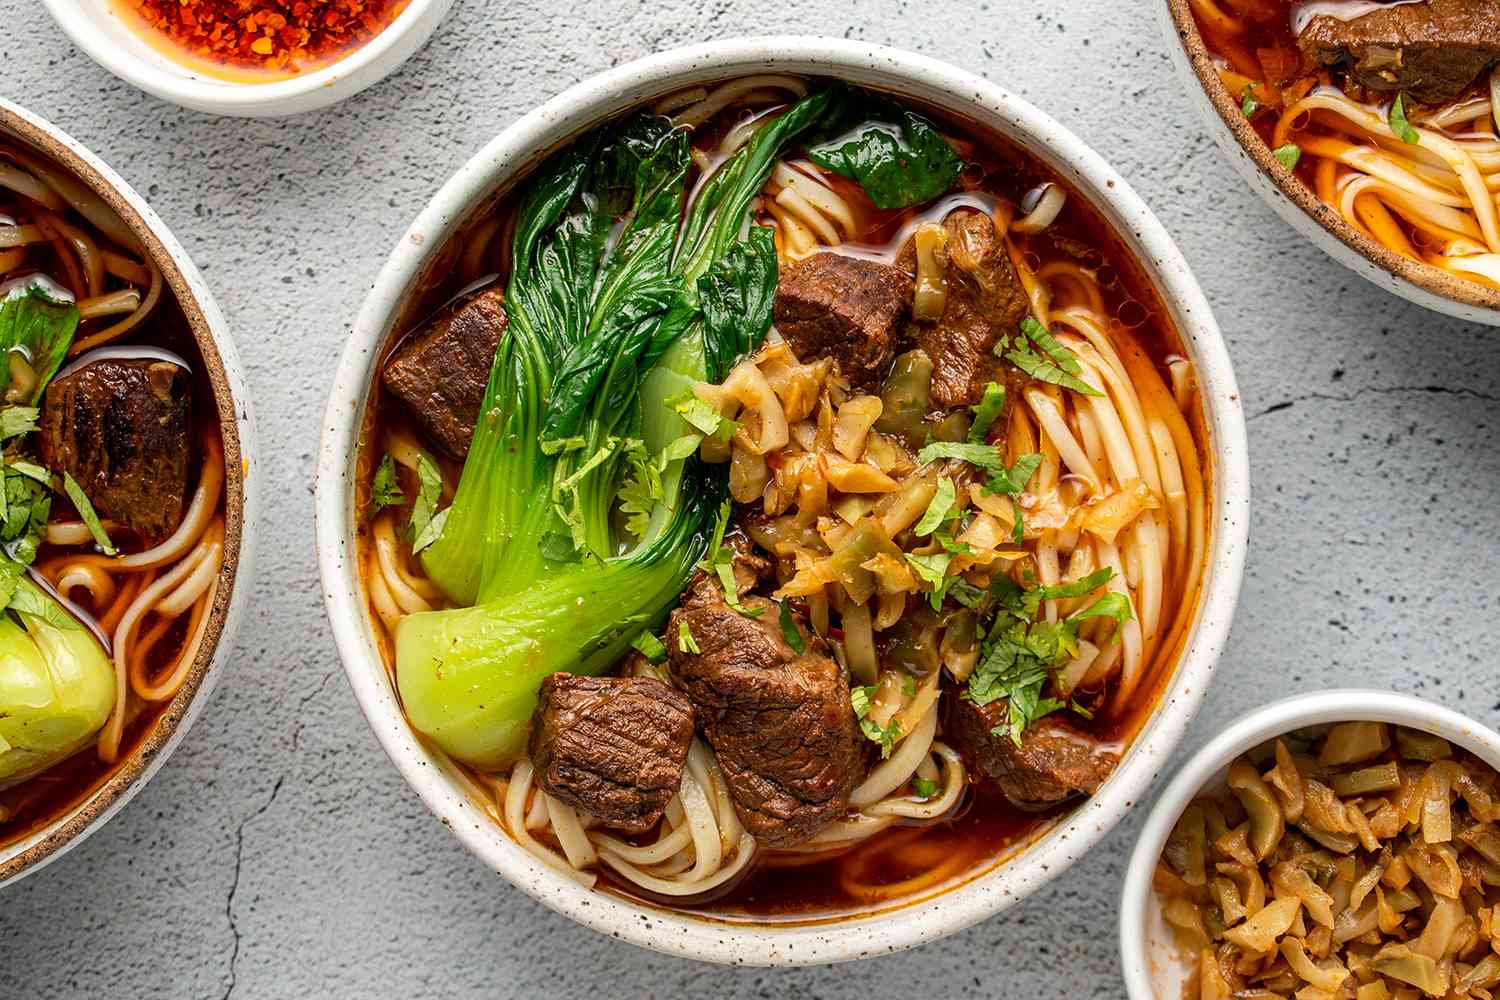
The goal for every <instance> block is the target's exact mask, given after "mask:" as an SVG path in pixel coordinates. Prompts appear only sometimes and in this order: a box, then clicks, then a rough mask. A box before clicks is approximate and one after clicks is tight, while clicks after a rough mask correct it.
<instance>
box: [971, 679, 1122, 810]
mask: <svg viewBox="0 0 1500 1000" xmlns="http://www.w3.org/2000/svg"><path fill="white" fill-rule="evenodd" d="M943 701H944V703H945V732H946V733H947V735H948V737H949V738H950V739H952V740H953V741H954V742H955V743H957V744H958V748H959V750H960V751H961V752H962V753H963V755H964V757H965V758H966V759H968V761H969V762H970V764H971V765H972V766H973V767H974V768H976V769H977V770H978V771H979V772H980V773H981V774H983V775H984V776H985V777H987V778H991V779H993V780H994V781H995V783H996V784H998V785H999V786H1000V790H1001V791H1002V792H1004V793H1005V797H1006V798H1008V799H1010V801H1011V802H1012V803H1013V804H1015V805H1016V806H1019V807H1020V808H1022V809H1045V808H1047V807H1048V806H1052V805H1056V804H1057V803H1059V802H1064V801H1066V800H1068V799H1070V798H1072V797H1073V796H1075V795H1080V794H1086V795H1092V794H1094V793H1095V792H1096V791H1098V790H1099V786H1100V785H1102V784H1103V783H1104V779H1105V778H1107V777H1109V775H1110V772H1111V771H1113V770H1114V769H1115V765H1116V764H1118V763H1119V762H1120V755H1119V754H1118V753H1116V752H1115V751H1114V750H1111V749H1109V748H1108V747H1106V746H1105V745H1103V744H1101V743H1100V742H1099V741H1098V740H1096V739H1094V738H1093V737H1092V736H1090V735H1088V734H1087V733H1085V732H1083V731H1082V730H1079V729H1077V728H1075V727H1074V726H1072V725H1070V724H1069V723H1068V722H1067V721H1065V720H1064V719H1062V718H1060V717H1058V716H1055V715H1052V716H1046V717H1044V718H1042V719H1039V720H1038V721H1036V722H1035V723H1033V724H1032V725H1031V727H1030V728H1028V729H1027V730H1026V732H1025V733H1024V734H1023V736H1022V739H1021V746H1019V747H1017V746H1016V744H1015V742H1014V741H1013V740H1012V739H1011V738H1010V733H1009V731H1008V730H1007V731H1004V732H1001V733H998V734H997V733H992V732H991V730H993V729H994V728H995V727H996V726H999V725H1001V724H1003V723H1005V722H1006V721H1007V720H1008V719H1009V717H1010V709H1009V705H1008V703H1007V702H1006V701H1004V700H1003V699H1002V700H1000V701H992V702H990V703H989V704H988V705H976V704H974V703H973V702H972V701H969V700H968V699H966V698H960V697H959V696H958V692H957V690H955V689H951V688H950V689H949V690H947V691H945V692H944V693H943Z"/></svg>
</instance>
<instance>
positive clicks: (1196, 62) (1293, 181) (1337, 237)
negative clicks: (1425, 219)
mask: <svg viewBox="0 0 1500 1000" xmlns="http://www.w3.org/2000/svg"><path fill="white" fill-rule="evenodd" d="M1151 2H1152V3H1154V4H1155V5H1156V7H1157V15H1158V22H1159V23H1160V26H1161V29H1162V33H1163V35H1164V37H1165V40H1166V46H1167V51H1168V52H1170V53H1171V54H1172V61H1173V62H1174V63H1175V64H1176V66H1177V71H1178V72H1177V75H1178V79H1179V80H1180V82H1181V85H1182V88H1183V90H1184V91H1186V93H1187V95H1188V100H1190V101H1191V102H1192V103H1193V104H1194V106H1196V107H1197V108H1198V112H1199V114H1201V115H1202V116H1203V121H1204V124H1205V125H1207V127H1208V131H1209V133H1210V134H1211V135H1212V136H1213V137H1214V141H1215V142H1216V143H1218V145H1219V148H1220V149H1221V150H1223V152H1224V155H1225V156H1226V157H1228V159H1229V162H1230V164H1231V165H1232V166H1233V167H1234V169H1235V172H1237V173H1238V174H1239V175H1240V176H1241V177H1243V178H1244V179H1245V180H1246V181H1247V182H1248V183H1249V185H1250V187H1251V188H1252V189H1254V191H1255V193H1256V194H1258V195H1260V197H1261V200H1263V201H1264V202H1265V203H1266V204H1267V205H1270V206H1271V208H1272V210H1273V211H1275V212H1276V214H1277V215H1279V216H1281V217H1282V219H1284V220H1286V222H1287V223H1288V224H1289V225H1290V226H1291V227H1292V228H1293V229H1295V230H1297V232H1299V233H1301V234H1302V235H1303V236H1304V237H1306V238H1307V239H1308V240H1309V241H1311V242H1312V244H1313V245H1314V246H1316V247H1317V248H1318V249H1320V250H1322V251H1323V252H1324V253H1326V254H1328V256H1330V257H1332V258H1333V259H1334V260H1336V261H1338V262H1339V263H1340V264H1343V265H1344V266H1345V267H1347V268H1348V269H1349V270H1351V271H1353V272H1354V273H1355V274H1357V275H1359V276H1360V277H1362V278H1364V279H1365V280H1367V281H1369V282H1371V283H1372V284H1375V285H1378V286H1380V287H1381V288H1383V289H1385V290H1386V291H1388V292H1395V293H1396V294H1397V295H1399V296H1401V297H1402V298H1403V299H1406V300H1407V301H1409V302H1415V303H1416V304H1417V305H1419V306H1423V307H1425V308H1427V309H1431V310H1433V311H1434V312H1440V313H1444V314H1446V315H1449V316H1456V317H1458V318H1459V319H1465V320H1469V321H1471V322H1474V323H1485V324H1488V325H1490V326H1500V292H1495V291H1492V290H1490V289H1487V288H1484V287H1482V286H1480V285H1479V284H1477V283H1475V282H1472V281H1466V280H1464V279H1463V278H1460V277H1459V276H1457V275H1454V274H1449V273H1448V272H1446V271H1443V270H1440V269H1438V268H1436V267H1433V266H1431V265H1430V264H1426V263H1417V262H1415V261H1412V260H1408V259H1407V258H1405V257H1402V256H1401V255H1399V254H1397V253H1394V252H1392V251H1390V250H1387V249H1386V248H1385V247H1384V246H1382V245H1381V244H1379V243H1377V242H1375V241H1374V240H1373V239H1371V238H1370V237H1368V236H1366V235H1365V234H1364V233H1362V232H1360V231H1359V230H1357V229H1355V228H1354V227H1353V226H1351V225H1349V223H1348V222H1346V221H1345V220H1344V218H1343V216H1342V215H1340V214H1339V212H1338V210H1337V209H1335V208H1333V207H1331V206H1329V205H1325V204H1323V202H1322V201H1320V200H1319V198H1318V196H1317V195H1316V194H1315V193H1313V191H1312V190H1311V189H1309V188H1308V187H1307V185H1306V184H1303V183H1302V181H1301V180H1299V179H1298V178H1297V177H1296V176H1295V175H1294V174H1293V173H1292V172H1291V171H1289V170H1287V169H1286V167H1284V166H1282V165H1281V164H1280V163H1279V162H1277V160H1276V157H1275V156H1274V155H1273V154H1272V152H1271V149H1270V147H1268V146H1267V145H1266V144H1265V142H1264V141H1263V140H1262V139H1261V137H1260V135H1259V134H1257V133H1256V131H1255V129H1254V128H1253V127H1252V126H1251V125H1250V122H1249V120H1248V119H1247V118H1246V117H1245V116H1244V114H1243V113H1242V112H1241V111H1240V97H1239V95H1237V94H1230V93H1229V92H1228V90H1227V89H1225V87H1224V85H1223V83H1221V82H1220V81H1219V74H1218V68H1217V66H1218V63H1217V57H1216V56H1214V55H1213V54H1212V53H1211V52H1209V51H1208V49H1207V48H1206V47H1205V45H1204V43H1203V38H1202V36H1201V35H1200V34H1199V33H1198V27H1197V24H1196V23H1195V22H1194V21H1193V15H1192V12H1191V11H1190V10H1189V8H1188V2H1187V0H1151Z"/></svg>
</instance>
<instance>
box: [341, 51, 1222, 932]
mask: <svg viewBox="0 0 1500 1000" xmlns="http://www.w3.org/2000/svg"><path fill="white" fill-rule="evenodd" d="M437 260H438V263H437V264H435V265H434V267H433V269H432V270H431V272H430V279H429V282H428V286H427V288H426V290H425V292H424V293H423V294H422V295H420V296H419V297H418V298H417V299H416V300H415V301H414V302H413V303H412V304H411V306H410V307H409V308H408V310H407V316H406V318H405V319H404V320H402V321H401V323H400V325H399V327H398V329H399V330H400V333H399V335H398V336H396V337H394V338H393V339H392V341H391V343H390V344H389V345H388V346H387V349H386V353H385V357H384V358H383V361H382V364H381V368H380V370H381V376H380V379H379V383H378V384H377V385H376V386H375V387H373V400H374V402H373V405H372V406H371V407H370V408H369V409H368V411H367V417H366V419H367V424H366V426H365V428H364V430H363V433H362V436H361V437H362V441H363V442H364V446H363V449H362V451H361V454H360V464H359V488H358V490H357V503H358V510H359V512H360V515H359V516H360V534H361V541H362V555H361V560H362V569H363V572H362V576H363V579H364V583H365V587H366V592H367V596H368V600H369V606H370V609H371V612H372V619H373V620H374V621H375V622H376V623H377V628H378V630H379V635H378V639H379V643H380V646H381V649H382V652H383V654H384V657H385V662H386V665H387V667H388V669H389V670H390V671H391V674H392V677H393V680H394V683H395V686H396V689H397V691H398V692H399V694H400V697H401V701H402V706H403V709H404V711H405V713H406V715H407V717H408V719H409V721H410V723H411V725H412V726H413V728H414V729H415V730H417V731H418V732H419V733H421V734H422V735H423V737H424V740H425V741H426V742H427V744H428V745H429V746H431V747H434V748H436V749H438V750H440V751H441V752H442V754H443V755H444V756H445V757H446V759H447V761H448V762H449V763H451V764H452V767H453V770H452V773H453V774H454V775H455V776H456V777H457V778H458V780H459V781H460V782H461V783H462V784H463V785H464V786H465V787H466V788H467V789H468V791H469V793H470V794H471V795H472V797H473V798H474V800H475V801H476V802H477V803H478V804H479V805H481V806H482V807H483V808H484V809H485V810H486V811H487V812H488V813H489V814H490V815H491V816H492V817H493V818H494V820H495V822H496V823H497V825H498V826H499V828H500V829H502V830H504V831H505V832H506V833H507V834H508V835H509V836H511V837H512V838H513V839H514V840H515V841H516V842H517V843H518V844H519V845H520V846H521V847H522V848H523V849H525V850H526V851H528V852H529V853H531V854H532V855H534V856H535V857H537V858H538V859H540V860H541V861H542V862H544V863H546V864H549V865H551V866H554V867H556V868H558V869H560V870H562V871H565V872H567V873H568V874H569V875H570V876H571V877H573V878H576V879H578V880H580V881H583V882H585V883H586V884H589V885H594V884H599V885H601V886H602V887H605V888H608V889H610V890H612V891H617V892H621V893H624V894H627V895H630V896H633V897H636V898H641V899H646V900H651V901H653V902H656V903H658V904H667V905H672V906H681V907H693V908H696V909H702V910H707V911H710V912H713V913H715V914H718V915H723V916H725V917H726V918H729V919H749V920H766V919H774V918H787V919H795V920H819V919H825V918H832V917H834V916H837V915H839V914H842V913H849V912H854V911H857V910H868V909H871V908H878V907H884V906H888V905H899V904H902V903H905V902H909V901H911V900H914V899H920V898H924V897H927V896H930V895H931V894H933V893H934V892H937V891H939V890H941V889H942V888H944V887H946V886H949V885H952V884H955V883H957V882H962V881H965V880H967V879H970V878H972V877H974V876H975V875H977V874H979V873H981V872H982V871H985V870H987V869H989V868H990V867H993V866H994V865H995V864H997V863H1001V862H1002V861H1003V860H1004V859H1005V858H1006V857H1009V856H1010V855H1011V854H1013V853H1014V852H1015V851H1017V850H1020V849H1022V848H1024V846H1025V845H1026V844H1028V843H1030V842H1031V840H1033V839H1034V838H1035V837H1037V836H1039V835H1040V834H1041V833H1042V832H1044V831H1045V830H1046V829H1048V828H1049V827H1050V825H1051V824H1053V823H1054V822H1056V821H1057V819H1058V818H1059V817H1062V816H1064V815H1066V814H1067V813H1068V812H1069V811H1070V810H1071V809H1072V808H1073V807H1074V806H1075V805H1076V804H1077V803H1078V801H1079V800H1080V799H1081V798H1082V797H1085V796H1087V795H1090V794H1092V793H1093V792H1094V791H1096V790H1097V789H1098V788H1099V786H1100V785H1101V783H1102V782H1104V781H1105V780H1106V779H1107V778H1108V776H1109V774H1110V773H1111V771H1112V770H1113V768H1114V766H1115V764H1116V763H1117V762H1118V760H1119V756H1120V754H1121V753H1122V752H1123V751H1124V750H1125V748H1126V747H1127V746H1128V744H1129V743H1130V741H1131V740H1132V739H1133V738H1134V735H1135V733H1136V731H1137V729H1138V728H1139V726H1140V725H1141V724H1142V723H1143V722H1144V721H1145V718H1146V717H1147V715H1148V714H1149V712H1150V710H1151V708H1152V706H1153V705H1154V703H1155V700H1156V696H1157V693H1158V691H1159V690H1160V688H1161V685H1162V684H1163V683H1164V682H1165V680H1166V678H1167V677H1168V675H1169V674H1170V672H1171V668H1172V665H1173V664H1174V662H1175V660H1176V658H1177V656H1178V654H1179V652H1180V650H1181V648H1182V646H1183V644H1184V643H1185V641H1186V636H1187V632H1188V628H1189V625H1190V623H1191V622H1192V620H1193V616H1194V612H1195V609H1196V607H1197V602H1198V597H1199V582H1200V580H1201V578H1202V574H1203V572H1204V568H1205V567H1204V562H1205V559H1206V552H1207V551H1208V547H1209V544H1210V540H1211V530H1212V529H1211V526H1210V524H1209V523H1208V518H1207V513H1206V512H1207V509H1208V504H1209V502H1210V499H1211V498H1210V497H1209V496H1208V492H1207V491H1208V484H1209V483H1210V482H1211V475H1210V471H1211V470H1209V469H1207V468H1206V467H1205V466H1206V462H1207V459H1206V456H1205V448H1204V429H1203V426H1204V425H1203V415H1202V407H1201V400H1200V398H1199V393H1198V387H1197V383H1196V378H1195V375H1194V372H1193V369H1192V366H1191V364H1190V363H1189V362H1188V361H1187V360H1186V359H1185V358H1183V357H1182V355H1181V349H1180V345H1179V343H1178V339H1177V334H1176V332H1175V330H1174V329H1173V328H1172V325H1171V323H1170V321H1169V320H1168V319H1167V318H1166V312H1165V310H1164V309H1163V308H1162V306H1161V305H1160V303H1159V301H1158V299H1157V296H1156V294H1155V292H1154V290H1153V289H1152V288H1151V287H1150V284H1149V283H1148V282H1147V281H1146V280H1145V279H1144V277H1143V276H1142V272H1141V271H1140V269H1139V268H1138V266H1137V265H1136V263H1135V262H1134V261H1133V260H1132V259H1131V258H1130V256H1129V254H1128V253H1127V252H1126V251H1125V250H1124V248H1123V247H1122V245H1121V243H1120V241H1119V240H1118V238H1117V237H1116V235H1115V234H1114V233H1113V232H1112V231H1111V230H1110V228H1109V226H1108V225H1107V224H1106V223H1104V221H1103V220H1102V219H1101V218H1100V216H1099V215H1098V214H1097V213H1096V212H1095V211H1094V210H1093V209H1092V208H1091V207H1090V206H1089V205H1087V204H1085V203H1084V202H1083V200H1082V198H1081V197H1079V196H1078V195H1077V193H1076V192H1074V191H1073V190H1071V189H1070V188H1069V187H1068V185H1067V184H1065V183H1064V182H1063V181H1062V180H1061V179H1060V178H1059V177H1057V176H1056V175H1055V174H1054V173H1053V172H1052V171H1050V170H1049V169H1047V167H1046V166H1045V165H1043V164H1042V163H1041V162H1039V161H1038V160H1036V159H1035V158H1033V157H1030V156H1028V155H1027V154H1025V153H1024V152H1022V151H1021V150H1020V149H1019V148H1018V147H1017V146H1015V145H1014V144H1012V143H1010V142H1008V141H1006V140H1004V139H1002V138H1000V137H998V136H995V135H992V134H990V133H988V132H983V131H980V130H979V129H977V128H976V127H975V126H973V125H972V124H969V123H966V122H963V121H959V120H953V119H951V118H949V117H947V116H943V115H938V114H934V113H932V112H930V111H929V110H927V109H922V108H918V107H915V106H913V105H910V104H908V103H896V102H895V101H893V100H891V99H888V98H886V97H884V96H881V95H879V94H875V93H871V92H868V91H863V90H857V89H855V88H851V87H846V86H843V85H840V84H836V83H831V82H829V81H824V80H817V79H807V78H803V77H797V76H788V75H779V74H766V75H761V76H752V77H746V78H740V79H735V80H730V81H727V82H721V83H719V84H716V85H709V86H702V87H696V88H693V89H691V90H688V91H684V92H681V93H677V94H673V95H671V96H669V97H667V98H664V99H663V100H661V101H659V102H657V103H656V104H654V105H652V106H650V107H648V108H643V109H640V110H639V111H638V112H637V113H635V114H633V115H630V116H626V117H624V118H621V119H619V120H616V121H614V122H612V123H609V124H606V125H604V126H601V127H599V128H598V129H596V130H594V131H592V132H590V133H588V134H586V135H585V136H583V137H582V138H579V139H577V140H576V141H575V142H574V143H573V144H572V145H569V146H567V147H566V148H564V149H561V150H559V151H557V152H555V153H554V154H553V155H552V156H551V157H550V158H549V159H548V160H547V161H546V162H545V163H543V164H542V165H541V166H539V167H538V168H537V169H536V170H535V171H534V172H533V173H532V174H531V175H529V176H528V177H526V178H525V179H523V180H522V181H521V182H520V184H519V185H518V186H517V188H516V189H514V190H512V191H509V192H507V193H504V194H503V195H500V196H497V199H496V201H495V203H494V204H493V206H492V207H491V208H490V209H488V210H487V211H485V212H484V213H483V214H481V215H480V216H479V217H477V218H476V219H474V220H472V221H471V223H470V224H469V225H468V226H467V227H466V228H465V229H464V230H463V231H462V232H460V234H459V235H458V236H457V237H455V238H454V239H453V240H452V241H450V243H449V244H448V246H446V247H445V248H444V249H443V251H442V252H441V253H440V254H439V255H438V258H437ZM809 881H811V882H816V883H817V884H816V886H815V887H807V885H808V882H809ZM798 885H802V886H804V889H803V890H802V891H801V894H800V896H799V890H798V889H797V888H796V887H797V886H798Z"/></svg>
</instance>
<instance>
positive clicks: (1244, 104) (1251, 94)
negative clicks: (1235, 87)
mask: <svg viewBox="0 0 1500 1000" xmlns="http://www.w3.org/2000/svg"><path fill="white" fill-rule="evenodd" d="M1259 110H1260V102H1259V101H1257V100H1256V99H1255V84H1253V83H1247V84H1245V89H1244V90H1243V91H1242V92H1241V93H1240V111H1241V112H1243V113H1244V115H1245V117H1246V118H1252V117H1254V115H1255V112H1257V111H1259Z"/></svg>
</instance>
